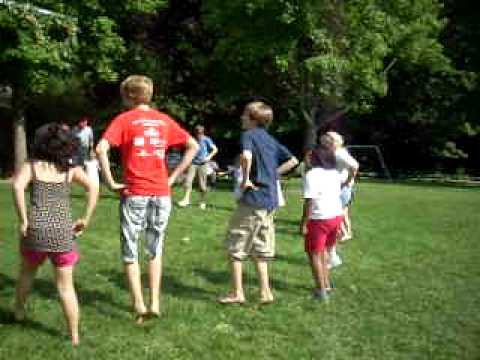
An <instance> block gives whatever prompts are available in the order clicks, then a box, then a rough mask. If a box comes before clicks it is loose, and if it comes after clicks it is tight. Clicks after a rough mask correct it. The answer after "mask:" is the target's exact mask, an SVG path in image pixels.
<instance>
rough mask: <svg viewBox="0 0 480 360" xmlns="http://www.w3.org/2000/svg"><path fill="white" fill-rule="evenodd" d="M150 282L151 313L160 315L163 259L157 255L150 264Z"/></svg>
mask: <svg viewBox="0 0 480 360" xmlns="http://www.w3.org/2000/svg"><path fill="white" fill-rule="evenodd" d="M148 273H149V282H150V284H149V285H150V312H151V313H152V314H153V315H157V316H158V315H160V288H161V286H162V257H161V255H157V256H156V257H154V258H153V259H151V260H150V262H149V264H148Z"/></svg>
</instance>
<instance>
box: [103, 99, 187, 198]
mask: <svg viewBox="0 0 480 360" xmlns="http://www.w3.org/2000/svg"><path fill="white" fill-rule="evenodd" d="M189 138H190V135H189V134H188V132H186V131H185V130H184V129H182V128H181V127H180V125H178V124H177V123H176V122H175V120H173V119H172V118H171V117H169V116H168V115H167V114H164V113H162V112H159V111H157V110H154V109H149V110H143V109H138V108H136V109H132V110H129V111H126V112H124V113H121V114H120V115H118V116H117V117H115V119H113V121H112V122H111V123H110V125H109V126H108V128H107V130H106V131H105V133H104V134H103V139H105V140H107V141H108V143H109V144H110V146H113V147H120V153H121V159H122V166H123V179H124V182H125V184H126V185H127V188H126V190H125V192H124V195H155V196H168V195H170V188H169V187H168V170H167V162H166V153H167V150H168V148H170V147H171V146H184V145H185V144H186V143H187V141H188V139H189Z"/></svg>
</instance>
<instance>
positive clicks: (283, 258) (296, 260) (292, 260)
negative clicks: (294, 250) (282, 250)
mask: <svg viewBox="0 0 480 360" xmlns="http://www.w3.org/2000/svg"><path fill="white" fill-rule="evenodd" d="M275 260H276V261H278V262H285V263H287V264H291V265H301V266H308V260H307V258H306V256H303V257H294V256H287V255H282V254H277V255H275Z"/></svg>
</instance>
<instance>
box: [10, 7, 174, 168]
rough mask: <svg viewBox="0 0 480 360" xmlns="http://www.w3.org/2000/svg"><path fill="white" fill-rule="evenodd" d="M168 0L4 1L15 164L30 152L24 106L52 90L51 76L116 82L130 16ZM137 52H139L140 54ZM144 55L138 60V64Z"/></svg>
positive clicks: (125, 48) (87, 81) (126, 50)
mask: <svg viewBox="0 0 480 360" xmlns="http://www.w3.org/2000/svg"><path fill="white" fill-rule="evenodd" d="M165 4H166V1H164V0H148V1H142V2H139V1H135V0H123V1H116V2H115V3H113V2H111V1H105V0H104V1H97V0H86V1H81V2H69V1H52V0H44V1H42V0H38V1H34V2H29V3H22V2H18V1H2V2H1V3H0V36H1V41H0V75H1V78H2V81H3V82H5V84H3V85H8V86H10V87H11V88H12V89H13V92H14V93H13V99H14V105H13V107H14V109H15V113H16V116H15V119H14V134H15V135H14V136H15V167H16V168H18V166H19V165H20V164H21V163H22V162H23V160H24V159H25V157H26V152H27V149H26V141H25V139H26V136H25V127H26V119H25V109H26V108H27V107H28V106H29V105H30V104H31V103H32V101H34V99H35V98H36V97H37V96H38V95H41V94H45V93H46V92H48V90H49V83H51V80H52V77H56V78H58V79H62V78H69V77H71V76H77V78H80V79H82V80H83V82H84V84H86V86H87V87H88V86H90V87H94V86H95V85H96V84H97V83H98V82H114V81H117V79H118V77H119V74H120V73H121V68H122V67H121V65H122V63H123V62H124V56H125V55H126V54H127V53H128V52H129V51H130V52H132V50H131V48H127V46H126V41H125V39H124V37H127V38H128V35H129V34H128V33H126V34H122V33H121V31H122V29H123V30H124V31H125V30H126V28H127V24H128V21H129V17H131V16H132V15H134V14H139V13H141V14H143V13H145V12H153V11H155V10H156V9H158V8H160V7H162V6H164V5H165ZM137 55H138V54H137ZM140 61H141V59H138V61H137V63H139V62H140Z"/></svg>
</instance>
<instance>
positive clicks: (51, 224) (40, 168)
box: [22, 161, 74, 252]
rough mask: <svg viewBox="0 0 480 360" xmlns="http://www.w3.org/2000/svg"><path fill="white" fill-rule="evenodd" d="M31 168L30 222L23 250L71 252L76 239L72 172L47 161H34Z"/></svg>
mask: <svg viewBox="0 0 480 360" xmlns="http://www.w3.org/2000/svg"><path fill="white" fill-rule="evenodd" d="M30 165H31V171H32V181H31V190H30V208H29V214H28V220H29V221H28V229H27V234H26V235H27V236H26V237H25V239H24V241H23V243H22V246H23V248H25V249H29V250H36V251H47V252H67V251H71V250H72V248H73V237H74V236H73V221H72V216H71V211H70V181H69V180H70V179H69V172H61V171H58V170H57V169H56V168H55V166H54V165H53V164H49V163H47V162H45V161H34V162H31V163H30Z"/></svg>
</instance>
